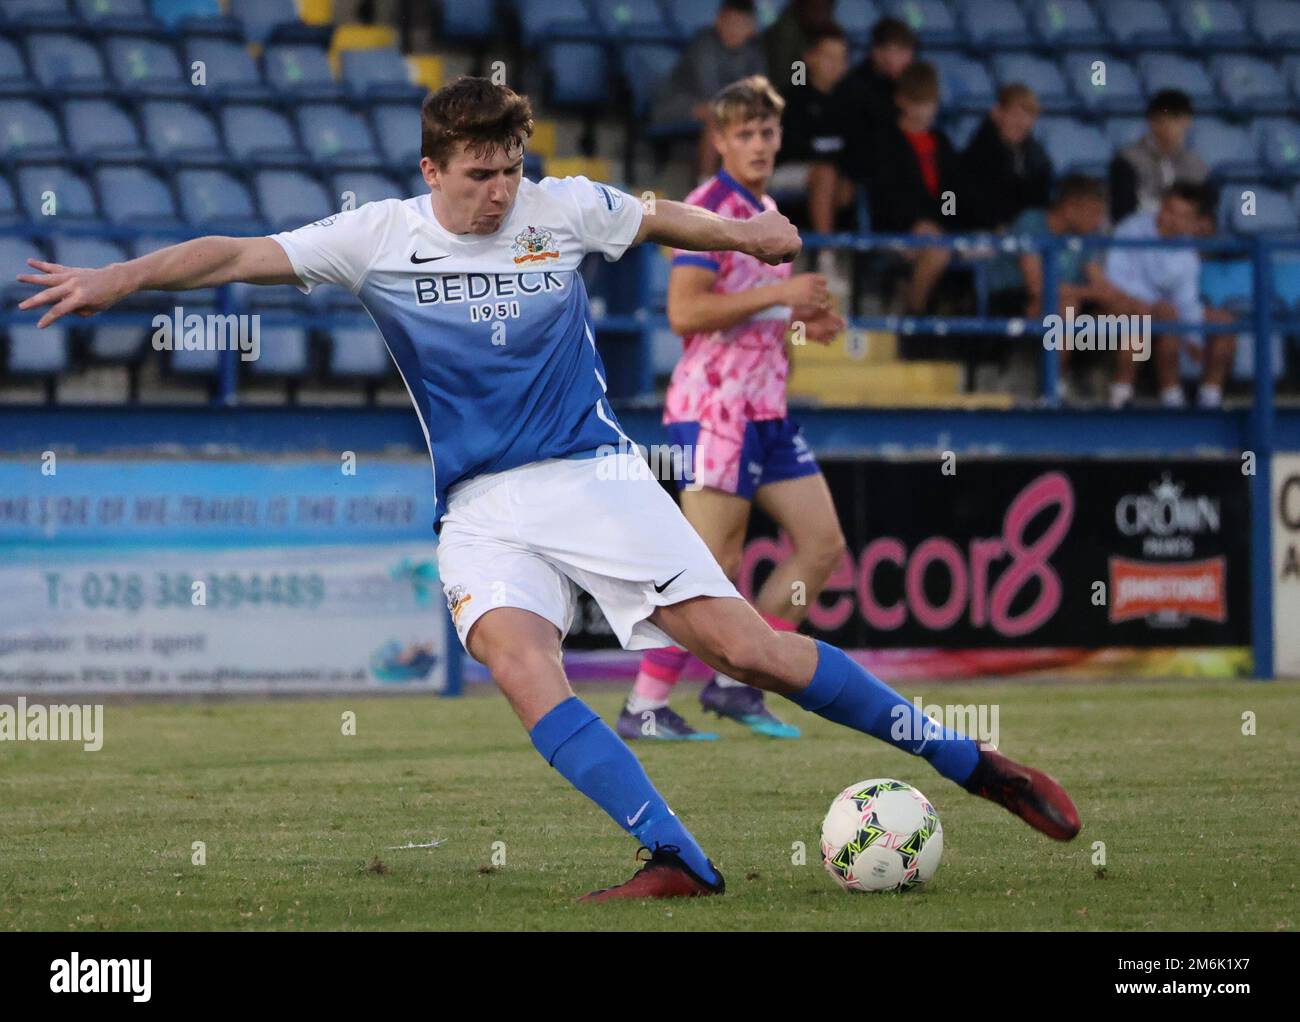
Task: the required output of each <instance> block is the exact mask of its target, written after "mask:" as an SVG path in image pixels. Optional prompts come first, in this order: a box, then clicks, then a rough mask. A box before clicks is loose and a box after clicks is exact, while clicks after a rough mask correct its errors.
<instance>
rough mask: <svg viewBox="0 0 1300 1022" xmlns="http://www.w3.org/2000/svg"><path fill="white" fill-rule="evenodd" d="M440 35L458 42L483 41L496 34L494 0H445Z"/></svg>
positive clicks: (442, 5)
mask: <svg viewBox="0 0 1300 1022" xmlns="http://www.w3.org/2000/svg"><path fill="white" fill-rule="evenodd" d="M439 6H440V7H441V8H442V22H441V25H440V32H439V34H440V36H441V37H442V38H444V39H453V40H456V41H457V42H469V43H483V42H487V41H488V40H489V39H491V38H492V36H493V35H495V34H496V30H497V17H496V10H495V5H494V4H493V2H492V0H444V2H443V3H442V4H440V5H439Z"/></svg>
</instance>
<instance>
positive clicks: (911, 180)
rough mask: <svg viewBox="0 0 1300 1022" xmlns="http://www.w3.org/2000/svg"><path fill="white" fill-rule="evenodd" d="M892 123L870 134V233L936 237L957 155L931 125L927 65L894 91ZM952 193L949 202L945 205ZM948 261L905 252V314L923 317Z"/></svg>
mask: <svg viewBox="0 0 1300 1022" xmlns="http://www.w3.org/2000/svg"><path fill="white" fill-rule="evenodd" d="M894 103H895V105H896V107H897V109H898V115H897V119H896V120H895V121H893V122H891V123H888V124H886V125H884V126H883V127H882V129H881V130H880V131H879V132H877V133H876V137H875V144H874V146H873V156H872V167H871V174H870V177H869V179H868V180H869V183H868V186H867V189H868V191H867V199H868V204H869V206H870V209H871V229H872V230H873V231H876V232H884V233H891V234H915V235H938V234H942V233H943V227H941V226H940V225H941V224H944V223H945V222H946V221H947V220H949V217H948V216H947V215H945V213H944V207H945V205H948V208H949V211H950V212H953V211H955V198H956V195H955V193H956V184H957V166H958V164H957V154H956V152H955V151H954V150H953V147H952V143H950V142H949V141H948V136H947V135H945V134H944V133H943V132H942V131H940V130H938V129H937V128H935V127H934V118H935V115H936V114H937V113H938V111H939V75H938V73H937V72H936V71H935V69H934V66H933V65H932V64H929V63H926V62H925V61H920V60H918V61H914V62H913V63H912V64H910V65H909V66H908V67H907V69H906V70H905V71H904V72H903V73H902V74H901V75H900V76H899V78H898V85H897V87H896V89H895V91H894ZM947 192H952V193H953V196H952V198H953V200H954V202H953V203H951V204H949V203H947V201H946V197H945V193H947ZM951 258H952V251H951V250H950V249H946V248H924V249H914V250H912V252H911V253H909V259H910V260H911V262H912V279H911V282H910V284H909V286H908V290H907V311H908V312H909V313H911V314H913V315H923V314H924V313H925V311H926V308H927V307H928V306H929V302H930V294H931V292H932V291H933V290H934V286H935V285H936V284H937V283H938V282H939V278H940V277H942V276H943V272H944V270H945V269H947V266H948V263H949V261H950V260H951Z"/></svg>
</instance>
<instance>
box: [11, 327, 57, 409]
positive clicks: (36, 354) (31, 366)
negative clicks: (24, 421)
mask: <svg viewBox="0 0 1300 1022" xmlns="http://www.w3.org/2000/svg"><path fill="white" fill-rule="evenodd" d="M7 333H8V335H9V336H8V343H7V344H6V345H5V375H7V376H16V377H28V378H32V377H36V378H40V379H44V380H46V381H47V384H48V390H47V396H48V399H49V400H50V401H53V399H54V393H53V385H54V382H55V378H56V377H57V376H58V375H59V374H60V373H65V372H67V371H68V369H70V368H71V366H72V359H71V356H70V352H69V347H70V346H69V344H68V331H67V328H66V327H65V326H64V325H63V324H62V323H55V324H54V325H52V326H47V327H46V328H45V329H44V330H39V329H37V327H36V324H35V323H30V324H28V323H12V324H10V325H9V328H8V331H7Z"/></svg>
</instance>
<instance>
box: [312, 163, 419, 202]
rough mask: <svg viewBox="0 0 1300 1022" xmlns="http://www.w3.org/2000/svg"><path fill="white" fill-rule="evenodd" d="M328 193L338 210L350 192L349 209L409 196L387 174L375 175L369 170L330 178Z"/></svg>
mask: <svg viewBox="0 0 1300 1022" xmlns="http://www.w3.org/2000/svg"><path fill="white" fill-rule="evenodd" d="M330 191H331V192H332V193H333V196H334V200H335V202H336V203H337V204H338V206H339V208H343V200H344V197H345V196H346V195H347V194H348V193H349V192H350V193H351V197H352V204H351V206H350V207H348V208H351V209H355V208H357V207H359V206H364V205H365V204H366V203H367V202H377V201H379V200H380V199H406V198H409V196H408V195H407V194H406V192H405V191H403V189H402V186H401V185H400V184H398V183H397V181H395V180H394V179H393V178H392V177H391V176H390V175H388V174H377V173H375V172H374V171H369V170H347V171H343V172H342V173H340V174H335V175H334V176H333V177H331V178H330Z"/></svg>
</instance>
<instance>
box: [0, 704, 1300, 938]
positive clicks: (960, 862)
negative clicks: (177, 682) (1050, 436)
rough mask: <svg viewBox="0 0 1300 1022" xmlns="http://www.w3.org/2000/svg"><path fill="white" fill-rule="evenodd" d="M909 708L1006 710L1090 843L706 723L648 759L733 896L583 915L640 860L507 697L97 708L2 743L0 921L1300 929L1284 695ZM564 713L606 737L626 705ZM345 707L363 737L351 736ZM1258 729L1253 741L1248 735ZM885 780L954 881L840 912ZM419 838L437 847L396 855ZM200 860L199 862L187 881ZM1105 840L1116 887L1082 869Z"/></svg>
mask: <svg viewBox="0 0 1300 1022" xmlns="http://www.w3.org/2000/svg"><path fill="white" fill-rule="evenodd" d="M902 689H903V691H904V694H905V695H906V696H907V697H908V698H911V697H912V696H913V695H916V694H924V695H925V696H926V698H927V701H932V702H938V703H962V704H965V703H980V702H983V703H991V704H997V706H998V707H999V710H1000V731H1001V734H1000V745H1001V747H1002V748H1003V749H1004V750H1005V751H1006V752H1007V753H1008V754H1009V755H1011V756H1013V757H1015V758H1018V759H1022V760H1024V761H1026V762H1029V763H1032V764H1034V765H1037V766H1039V767H1041V768H1043V769H1046V770H1047V771H1049V772H1050V773H1052V774H1054V775H1055V776H1056V777H1058V778H1059V779H1060V780H1061V781H1062V782H1063V783H1064V784H1065V785H1066V787H1067V789H1068V790H1069V791H1070V792H1071V794H1072V795H1073V797H1074V798H1075V800H1076V802H1077V803H1078V806H1079V811H1080V814H1081V816H1082V819H1083V823H1084V829H1083V832H1082V834H1081V835H1080V836H1079V838H1078V839H1077V840H1076V841H1075V842H1073V843H1071V844H1069V845H1062V844H1058V843H1056V842H1053V841H1050V840H1049V839H1047V838H1045V837H1041V836H1040V835H1038V834H1036V833H1035V832H1033V831H1031V830H1030V829H1029V828H1028V827H1026V826H1025V825H1024V824H1023V823H1021V822H1020V821H1019V820H1017V819H1015V818H1013V817H1012V816H1011V815H1010V814H1008V813H1007V812H1006V811H1005V810H1003V809H1001V808H999V807H996V806H994V805H992V804H991V803H987V802H984V801H983V800H980V799H975V798H972V797H970V796H968V795H966V794H965V793H964V792H962V791H961V790H960V789H958V788H957V787H956V785H954V784H952V783H950V782H948V781H945V780H944V779H943V778H941V777H939V776H938V775H937V774H935V773H934V772H933V771H932V770H931V769H930V767H929V766H928V765H927V764H926V763H924V762H923V761H921V760H916V759H913V758H912V757H910V756H907V755H905V754H903V753H900V752H898V751H895V750H894V749H892V748H890V747H888V746H886V745H884V744H883V743H881V742H877V741H874V740H872V739H869V738H865V737H863V736H861V735H858V734H856V733H854V732H851V731H848V730H846V729H843V728H839V727H836V726H834V725H831V724H827V723H825V722H823V721H821V720H820V719H819V718H816V717H813V716H811V715H808V714H805V713H803V712H802V711H799V710H796V709H795V708H794V707H792V706H789V705H784V706H783V707H782V709H783V710H785V711H788V714H789V717H790V718H791V719H794V720H796V721H797V722H798V723H799V724H800V725H801V726H802V727H803V728H804V729H805V736H804V738H802V739H801V740H799V741H794V742H779V741H772V740H769V739H762V738H758V737H755V736H751V735H749V734H748V733H745V732H743V731H742V730H741V729H739V728H737V727H735V726H734V725H732V724H730V723H729V722H721V723H720V724H718V726H717V729H718V730H720V731H721V733H722V735H723V740H722V741H719V742H715V743H693V744H674V745H667V744H653V745H651V744H646V745H641V746H638V747H637V752H638V753H639V754H640V756H641V759H642V761H643V762H644V763H645V765H646V768H647V769H648V771H649V773H650V776H651V778H652V779H653V780H654V781H655V783H656V784H657V785H658V787H659V788H660V790H661V791H663V792H664V793H665V794H666V796H667V797H668V800H669V803H670V805H672V806H673V808H674V809H675V810H676V812H677V813H678V815H680V816H681V817H682V818H683V819H684V820H685V822H686V823H687V825H688V826H689V827H691V828H692V830H693V831H694V832H695V834H696V836H697V837H698V838H699V839H700V841H701V843H702V844H703V845H704V847H705V849H706V850H707V851H708V853H709V854H710V855H711V857H712V858H713V859H714V861H715V862H716V863H717V865H718V866H719V867H720V868H721V869H722V870H723V872H724V874H725V875H726V878H727V884H728V890H727V894H726V896H725V897H722V898H710V899H698V900H691V901H675V902H658V903H650V902H642V903H629V904H619V905H577V904H575V903H574V899H575V898H576V897H577V896H578V895H580V894H582V893H584V892H586V891H588V890H590V889H592V888H596V887H601V886H606V885H609V884H612V883H617V882H620V881H622V880H625V879H626V878H627V877H628V876H630V875H631V873H632V872H633V869H634V868H635V866H634V863H633V859H632V856H633V852H634V850H635V848H634V842H633V840H632V839H631V838H629V837H628V836H626V835H625V834H623V833H622V831H620V830H619V829H618V828H617V827H615V826H614V824H613V823H612V822H611V821H610V820H609V819H608V818H607V817H606V816H605V815H604V814H603V813H602V812H600V811H599V810H598V809H597V808H596V807H595V806H594V805H592V804H590V803H588V802H587V801H586V800H585V799H584V798H582V797H581V796H580V795H578V794H577V793H576V792H574V791H573V790H572V789H570V788H569V786H568V785H567V784H566V783H565V782H564V781H563V779H562V778H561V777H560V776H559V775H558V774H556V773H555V772H554V771H552V770H551V769H549V768H548V767H546V766H545V764H544V763H543V762H542V761H541V759H540V757H538V755H537V754H536V752H534V751H533V748H532V746H531V744H530V743H529V742H528V740H527V737H526V736H525V734H524V732H523V730H522V729H521V728H520V727H519V725H518V723H517V722H516V721H515V719H514V717H513V715H512V714H511V712H510V710H509V708H508V707H507V705H506V703H505V701H504V700H503V699H501V698H500V697H499V696H496V695H495V694H493V695H492V696H491V697H482V696H471V697H467V698H464V699H459V700H444V699H436V698H421V699H416V698H371V699H328V700H312V701H299V700H273V701H253V702H216V703H147V702H145V703H142V702H136V703H110V704H109V705H108V706H107V707H106V709H105V717H104V745H103V749H102V750H101V751H99V752H95V753H88V752H83V751H81V747H80V746H79V745H72V744H70V743H53V742H26V743H20V742H5V743H4V744H3V745H0V929H12V930H26V929H42V930H45V929H48V930H58V931H63V932H67V931H80V930H97V929H223V930H224V929H235V930H239V929H289V930H300V929H438V930H441V929H529V930H531V929H584V930H585V929H605V928H608V929H638V930H680V929H736V930H762V929H854V930H895V929H908V930H924V929H1015V930H1021V929H1034V930H1063V929H1064V930H1072V929H1125V930H1153V929H1154V930H1163V929H1175V930H1177V929H1209V930H1220V929H1257V930H1270V931H1271V930H1289V929H1295V928H1296V926H1297V924H1298V923H1300V902H1298V900H1297V883H1298V882H1300V871H1298V870H1297V868H1296V861H1297V860H1296V847H1297V843H1298V842H1297V838H1298V837H1300V825H1298V824H1297V819H1300V784H1298V783H1297V780H1298V779H1300V777H1298V775H1300V771H1298V770H1297V763H1300V685H1297V684H1295V683H1285V682H1278V683H1273V684H1254V683H1248V682H1219V683H1213V684H1211V683H1205V682H1201V681H1178V682H1168V683H1163V684H1151V683H1133V684H1119V683H1111V684H1092V683H1088V684H1083V683H1079V684H1064V685H1056V686H1049V685H1045V684H1025V683H1020V684H984V685H969V686H968V685H962V686H955V685H948V686H938V685H932V686H928V687H927V688H925V689H924V690H922V689H919V688H915V687H912V686H903V687H902ZM697 691H698V689H697V688H696V687H695V686H693V685H688V686H683V688H682V689H681V690H680V691H679V694H678V703H677V705H678V707H679V709H681V710H683V711H684V712H686V713H687V715H688V719H692V720H693V721H694V722H695V723H697V724H704V723H705V721H704V719H703V717H702V715H701V714H700V712H699V709H698V705H694V706H693V701H694V697H695V693H696V692H697ZM579 694H581V695H583V696H584V697H585V698H587V699H588V700H589V702H590V703H591V704H592V705H593V706H594V707H595V708H596V709H597V710H598V711H599V712H600V713H602V714H603V715H604V716H605V719H606V720H611V719H612V718H613V715H614V713H615V712H616V710H617V708H618V705H619V700H620V699H621V696H622V689H621V688H618V689H615V688H611V687H607V686H595V687H591V688H587V689H583V690H581V691H580V693H579ZM6 701H10V702H12V700H6ZM48 701H50V702H58V701H61V700H60V699H58V698H57V697H55V698H50V699H49V700H48ZM349 710H350V711H353V712H355V713H356V721H357V727H356V732H357V733H356V735H355V736H345V735H343V734H342V733H341V731H342V727H341V720H342V714H343V713H344V712H345V711H349ZM1246 711H1251V712H1253V713H1254V714H1255V719H1256V725H1255V726H1256V730H1257V734H1255V735H1253V736H1248V735H1243V734H1242V715H1243V713H1245V712H1246ZM876 776H885V777H897V778H900V779H902V780H905V781H908V782H909V783H912V784H914V785H916V786H917V787H919V788H920V789H921V790H922V791H924V792H925V793H926V795H928V796H929V797H930V799H931V801H933V802H934V803H935V806H936V808H937V809H938V811H939V815H940V818H941V819H942V821H943V827H944V838H945V848H944V857H943V863H942V865H941V866H940V868H939V872H938V874H937V876H936V877H935V880H934V882H933V883H932V884H930V885H928V886H927V887H924V888H921V889H919V890H916V891H910V892H907V893H904V894H901V895H856V896H854V895H848V894H844V893H842V892H841V891H840V890H839V889H838V888H837V887H835V885H834V884H833V883H832V881H831V879H830V878H829V877H828V876H827V875H826V874H825V872H824V871H823V869H822V866H821V861H820V854H819V851H818V833H819V829H820V824H821V818H822V816H823V815H824V813H825V811H826V808H827V806H828V805H829V804H830V801H831V799H832V797H834V795H835V794H836V793H837V792H838V791H840V790H841V789H842V788H843V787H845V786H847V785H848V784H851V783H853V782H855V781H858V780H862V779H865V778H868V777H876ZM431 840H441V841H442V842H443V844H442V845H441V846H439V847H436V848H431V849H410V850H389V847H390V846H395V845H404V844H407V843H408V842H414V843H423V842H428V841H431ZM196 841H202V842H204V843H205V846H206V864H205V865H195V864H193V862H192V858H193V856H194V854H195V853H194V851H193V843H194V842H196ZM1099 841H1100V842H1104V844H1105V851H1104V854H1105V860H1106V864H1105V866H1104V868H1101V867H1098V866H1097V865H1095V864H1094V861H1093V860H1094V857H1095V856H1096V855H1097V852H1095V851H1094V848H1093V844H1094V842H1099ZM496 842H501V843H502V844H499V845H498V844H495V843H496ZM798 842H802V843H803V847H804V848H805V849H806V862H804V864H798V863H797V861H796V860H797V858H798V855H797V850H798V847H799V846H798V844H797V843H798ZM502 856H504V864H500V861H499V860H500V859H501V858H502ZM494 859H495V860H497V864H495V865H494Z"/></svg>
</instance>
